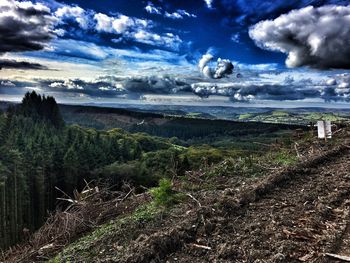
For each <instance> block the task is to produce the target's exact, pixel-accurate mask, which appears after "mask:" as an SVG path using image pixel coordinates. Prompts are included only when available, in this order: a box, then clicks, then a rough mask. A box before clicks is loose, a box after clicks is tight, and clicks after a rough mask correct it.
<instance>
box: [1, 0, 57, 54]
mask: <svg viewBox="0 0 350 263" xmlns="http://www.w3.org/2000/svg"><path fill="white" fill-rule="evenodd" d="M54 21H55V19H54V18H53V16H52V15H51V14H50V9H49V8H47V7H46V6H44V5H42V4H33V3H32V2H19V1H13V0H2V1H1V3H0V53H1V52H21V51H34V50H41V49H43V48H44V47H45V46H46V44H47V43H48V42H49V41H50V40H51V39H52V37H53V35H52V33H51V27H52V26H53V24H54Z"/></svg>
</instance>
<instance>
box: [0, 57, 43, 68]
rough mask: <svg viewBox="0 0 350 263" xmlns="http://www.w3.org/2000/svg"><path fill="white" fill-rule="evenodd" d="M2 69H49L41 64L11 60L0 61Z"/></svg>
mask: <svg viewBox="0 0 350 263" xmlns="http://www.w3.org/2000/svg"><path fill="white" fill-rule="evenodd" d="M1 69H34V70H46V69H48V68H47V67H45V66H43V65H41V64H39V63H31V62H27V61H16V60H9V59H0V70H1Z"/></svg>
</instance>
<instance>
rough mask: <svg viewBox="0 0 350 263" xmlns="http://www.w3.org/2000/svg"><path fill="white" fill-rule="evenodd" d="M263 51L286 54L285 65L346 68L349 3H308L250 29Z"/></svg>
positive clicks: (348, 60)
mask: <svg viewBox="0 0 350 263" xmlns="http://www.w3.org/2000/svg"><path fill="white" fill-rule="evenodd" d="M249 36H250V37H251V38H252V39H253V40H254V41H255V43H256V44H257V45H258V46H259V47H261V48H263V49H267V50H272V51H279V52H283V53H286V54H288V57H287V60H286V65H287V66H288V67H300V66H310V67H315V68H322V69H327V68H346V69H349V68H350V5H348V6H336V5H327V6H322V7H319V8H315V7H312V6H308V7H305V8H302V9H299V10H293V11H291V12H289V13H287V14H284V15H281V16H279V17H278V18H276V19H274V20H266V21H261V22H259V23H257V24H256V25H254V26H253V27H251V28H250V30H249Z"/></svg>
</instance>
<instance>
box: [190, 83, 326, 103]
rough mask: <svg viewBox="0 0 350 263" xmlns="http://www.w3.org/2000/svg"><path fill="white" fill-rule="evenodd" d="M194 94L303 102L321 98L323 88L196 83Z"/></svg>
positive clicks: (245, 99)
mask: <svg viewBox="0 0 350 263" xmlns="http://www.w3.org/2000/svg"><path fill="white" fill-rule="evenodd" d="M191 87H192V90H193V93H194V94H196V95H198V96H200V97H202V98H207V97H209V96H211V95H218V96H225V97H230V99H231V100H232V101H250V100H255V99H264V100H279V101H283V100H302V99H308V98H320V96H321V94H322V91H323V88H324V87H320V86H316V85H310V86H304V85H302V83H300V82H298V83H297V84H296V85H287V84H283V83H282V84H256V83H255V84H254V83H231V84H230V83H225V84H222V83H221V84H220V83H194V84H192V85H191Z"/></svg>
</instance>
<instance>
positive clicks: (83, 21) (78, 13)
mask: <svg viewBox="0 0 350 263" xmlns="http://www.w3.org/2000/svg"><path fill="white" fill-rule="evenodd" d="M55 16H56V17H57V18H59V19H60V20H61V21H62V20H65V19H74V20H75V21H76V22H77V23H78V24H79V25H80V27H81V28H83V29H88V27H89V17H88V15H87V13H86V11H85V10H84V9H82V8H81V7H79V6H68V5H66V6H63V7H60V8H58V9H57V10H56V12H55Z"/></svg>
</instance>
